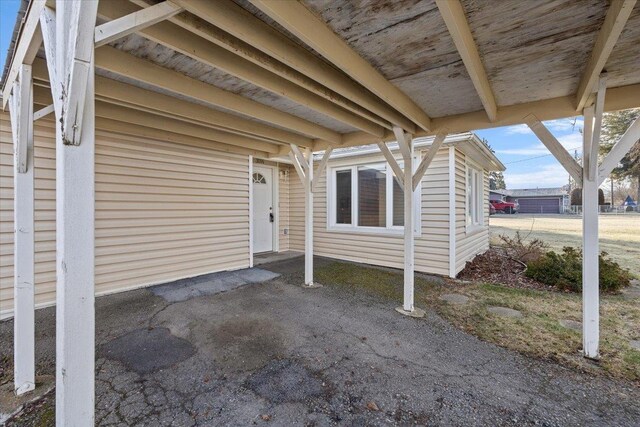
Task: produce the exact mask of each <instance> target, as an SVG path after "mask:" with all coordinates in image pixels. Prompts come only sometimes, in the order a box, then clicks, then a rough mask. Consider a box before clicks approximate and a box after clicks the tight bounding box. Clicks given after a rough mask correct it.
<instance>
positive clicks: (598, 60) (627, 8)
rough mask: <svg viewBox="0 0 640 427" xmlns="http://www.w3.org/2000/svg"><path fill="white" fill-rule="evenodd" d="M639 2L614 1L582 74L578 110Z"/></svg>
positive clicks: (577, 101) (631, 0)
mask: <svg viewBox="0 0 640 427" xmlns="http://www.w3.org/2000/svg"><path fill="white" fill-rule="evenodd" d="M636 2H637V0H613V1H612V2H611V6H609V10H608V11H607V16H606V17H605V18H604V22H603V24H602V27H601V28H600V32H599V33H598V37H597V38H596V42H595V44H594V46H593V50H592V51H591V57H590V58H589V62H587V66H586V67H585V71H584V73H583V74H582V78H581V79H580V83H579V85H578V92H577V93H576V99H575V102H576V110H577V111H582V109H583V108H584V106H585V104H586V103H587V100H588V99H589V96H590V95H591V93H592V92H593V89H594V87H595V85H596V82H597V81H598V76H599V75H600V73H601V72H602V70H603V69H604V66H605V64H606V63H607V60H608V59H609V55H610V54H611V51H613V47H614V46H615V44H616V42H617V41H618V37H620V34H621V33H622V30H623V29H624V26H625V24H626V23H627V20H628V19H629V16H631V12H632V11H633V7H634V6H635V4H636Z"/></svg>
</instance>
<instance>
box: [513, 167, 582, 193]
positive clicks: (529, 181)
mask: <svg viewBox="0 0 640 427" xmlns="http://www.w3.org/2000/svg"><path fill="white" fill-rule="evenodd" d="M510 170H511V171H514V172H510V171H509V170H507V171H505V173H504V180H505V182H506V184H507V188H509V189H515V188H544V187H561V186H563V185H565V184H566V183H567V182H569V174H568V173H567V172H566V171H565V170H564V168H563V167H562V165H560V164H551V165H545V166H541V167H540V168H538V169H537V170H536V171H535V172H517V171H518V168H517V167H516V166H514V167H511V168H510Z"/></svg>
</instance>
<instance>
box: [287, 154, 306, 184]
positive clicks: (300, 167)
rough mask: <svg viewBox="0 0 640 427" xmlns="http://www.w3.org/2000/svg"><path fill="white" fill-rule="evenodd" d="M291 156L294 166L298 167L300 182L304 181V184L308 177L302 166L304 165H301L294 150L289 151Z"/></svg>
mask: <svg viewBox="0 0 640 427" xmlns="http://www.w3.org/2000/svg"><path fill="white" fill-rule="evenodd" d="M289 158H290V159H291V163H293V167H295V168H296V172H298V178H300V182H302V185H304V183H305V182H306V179H307V177H306V175H305V173H304V169H303V168H302V166H301V165H300V162H299V161H298V158H297V157H296V155H295V154H293V151H289Z"/></svg>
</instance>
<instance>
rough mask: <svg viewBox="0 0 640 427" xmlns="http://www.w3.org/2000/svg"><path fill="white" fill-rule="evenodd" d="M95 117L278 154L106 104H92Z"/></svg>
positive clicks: (40, 92)
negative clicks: (94, 107)
mask: <svg viewBox="0 0 640 427" xmlns="http://www.w3.org/2000/svg"><path fill="white" fill-rule="evenodd" d="M46 92H47V90H45V89H43V88H41V87H36V90H35V99H36V103H37V104H39V105H47V104H48V103H49V102H50V101H49V100H48V99H47V97H46ZM96 116H97V117H100V118H104V119H109V120H113V121H119V122H122V123H129V124H132V125H139V126H144V127H148V128H152V129H156V130H158V131H162V132H172V133H175V134H183V135H186V136H189V137H192V138H198V139H201V140H208V141H216V142H218V143H221V144H225V145H231V146H237V147H243V148H245V149H249V150H255V151H259V152H261V153H271V154H275V153H278V152H279V149H278V147H279V146H278V145H276V144H275V143H273V142H265V141H264V140H260V139H256V138H252V137H249V136H243V135H238V134H234V133H230V132H227V131H221V130H217V129H213V128H210V127H206V126H204V125H203V124H202V123H193V122H189V121H184V120H176V119H174V118H168V117H166V116H162V115H159V114H157V113H152V112H146V111H141V110H132V109H131V108H127V107H125V106H122V105H119V104H114V103H110V102H104V101H96ZM176 142H179V141H176ZM263 157H264V156H263Z"/></svg>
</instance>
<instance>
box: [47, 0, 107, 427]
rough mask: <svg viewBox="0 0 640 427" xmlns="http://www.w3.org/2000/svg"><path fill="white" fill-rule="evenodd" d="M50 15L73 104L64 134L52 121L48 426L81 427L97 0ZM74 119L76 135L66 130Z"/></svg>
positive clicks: (90, 403)
mask: <svg viewBox="0 0 640 427" xmlns="http://www.w3.org/2000/svg"><path fill="white" fill-rule="evenodd" d="M55 13H56V15H57V17H56V20H55V22H56V32H55V52H56V58H55V65H56V68H57V69H56V73H55V75H56V77H57V79H58V81H57V84H59V85H60V87H61V91H60V93H61V94H62V96H63V99H62V105H66V106H68V105H75V106H76V108H74V110H75V111H76V112H77V114H76V113H72V112H70V111H68V110H66V108H65V109H63V110H62V111H58V108H56V114H57V117H56V120H57V121H58V122H60V120H61V119H62V120H63V121H64V120H67V121H66V122H65V123H62V124H63V125H64V126H65V128H66V130H67V132H68V133H66V134H63V130H62V129H61V126H56V275H57V285H56V292H57V294H56V303H57V304H56V424H57V425H59V426H89V425H94V410H95V366H94V365H95V306H94V302H95V295H94V230H95V227H94V219H95V215H94V211H95V180H94V158H95V89H94V75H95V70H94V54H93V49H94V30H95V22H96V15H97V1H82V2H76V1H73V2H71V1H59V2H56V12H55ZM47 53H49V52H47ZM81 71H84V72H86V75H85V78H81V79H80V80H84V82H85V83H84V87H83V85H81V84H80V80H78V79H76V77H79V74H81ZM53 84H56V83H53ZM70 97H72V99H68V98H70ZM61 114H62V115H64V117H60V115H61ZM78 120H81V122H78ZM76 124H77V125H79V128H82V133H80V132H78V130H79V129H78V128H74V125H76ZM69 138H73V139H74V140H73V141H71V140H70V139H69ZM70 143H71V144H70Z"/></svg>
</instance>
